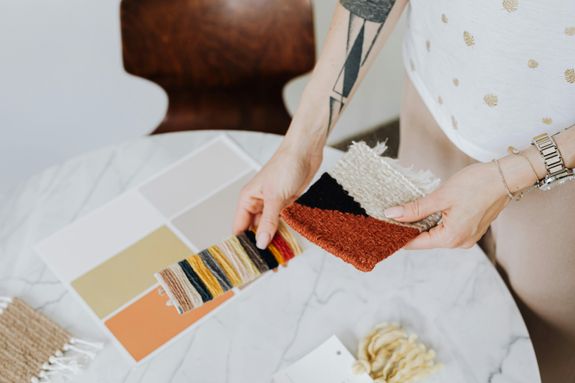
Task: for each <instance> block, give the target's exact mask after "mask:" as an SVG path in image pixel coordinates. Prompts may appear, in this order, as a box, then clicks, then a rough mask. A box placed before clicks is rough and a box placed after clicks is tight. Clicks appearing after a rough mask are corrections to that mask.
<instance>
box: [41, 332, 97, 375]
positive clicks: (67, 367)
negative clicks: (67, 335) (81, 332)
mask: <svg viewBox="0 0 575 383" xmlns="http://www.w3.org/2000/svg"><path fill="white" fill-rule="evenodd" d="M103 346H104V345H103V344H102V343H97V342H88V341H86V340H82V339H78V338H71V339H70V341H69V342H68V343H67V344H65V345H64V347H62V350H61V351H58V352H56V353H55V354H54V355H52V356H51V357H50V358H49V359H48V361H47V362H46V363H44V364H43V365H42V367H41V370H40V372H39V373H38V375H37V376H35V377H33V378H32V379H31V380H30V383H53V382H55V381H56V380H60V379H62V378H64V379H65V378H68V377H69V376H71V375H77V374H79V373H81V372H82V371H83V370H85V369H86V368H87V367H88V365H89V364H90V362H91V361H92V360H94V359H95V358H96V354H97V352H98V351H99V350H101V349H102V348H103Z"/></svg>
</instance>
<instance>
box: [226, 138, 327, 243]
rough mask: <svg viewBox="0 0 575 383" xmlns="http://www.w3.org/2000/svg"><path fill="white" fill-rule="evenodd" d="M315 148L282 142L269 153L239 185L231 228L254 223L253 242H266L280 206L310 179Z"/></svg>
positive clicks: (240, 228)
mask: <svg viewBox="0 0 575 383" xmlns="http://www.w3.org/2000/svg"><path fill="white" fill-rule="evenodd" d="M322 154H323V153H322V150H321V147H320V149H318V150H311V149H309V150H308V149H304V148H302V147H301V145H300V146H298V145H293V146H292V145H290V144H287V143H286V140H284V143H282V146H280V148H279V149H278V150H277V151H276V153H275V154H274V155H273V157H272V158H271V159H270V160H269V161H268V162H267V163H266V164H265V166H264V167H263V168H262V169H261V170H260V171H259V172H258V174H256V175H255V176H254V178H253V179H252V180H251V181H250V182H249V183H248V184H247V185H246V186H244V188H243V189H242V192H241V193H240V199H239V201H238V206H237V210H236V217H235V220H234V232H235V233H236V234H237V233H240V232H242V231H244V230H246V229H248V228H250V227H255V226H257V233H256V240H257V246H258V247H259V248H261V249H263V248H265V247H267V246H268V244H269V242H270V241H271V239H272V237H273V235H274V234H275V232H276V230H277V226H278V220H279V215H280V211H281V209H283V208H284V207H285V206H287V205H289V204H290V203H292V202H293V201H294V200H295V199H296V198H297V197H298V196H299V195H300V194H301V193H303V191H304V190H305V188H306V187H307V185H308V184H309V183H310V182H311V180H312V178H313V176H314V174H315V172H316V171H317V169H318V168H319V165H320V164H321V160H322Z"/></svg>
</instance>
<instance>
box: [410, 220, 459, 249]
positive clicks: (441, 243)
mask: <svg viewBox="0 0 575 383" xmlns="http://www.w3.org/2000/svg"><path fill="white" fill-rule="evenodd" d="M448 247H451V243H450V241H449V235H448V233H447V230H446V229H445V226H444V225H442V224H439V225H438V226H436V227H434V228H433V229H431V230H429V231H424V232H423V233H421V234H419V235H418V236H417V237H416V238H415V239H413V240H412V241H411V242H409V243H408V244H407V245H406V246H405V247H404V248H405V249H407V250H423V249H436V248H448Z"/></svg>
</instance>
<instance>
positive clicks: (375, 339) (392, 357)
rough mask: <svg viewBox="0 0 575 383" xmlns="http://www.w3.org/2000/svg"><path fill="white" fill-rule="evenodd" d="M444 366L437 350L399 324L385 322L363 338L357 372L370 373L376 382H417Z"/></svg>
mask: <svg viewBox="0 0 575 383" xmlns="http://www.w3.org/2000/svg"><path fill="white" fill-rule="evenodd" d="M441 368H442V365H441V364H440V363H436V361H435V351H433V350H431V349H429V348H427V347H426V346H425V345H424V344H423V343H421V342H418V341H417V335H415V334H408V333H407V332H406V331H405V330H404V329H402V328H401V327H400V326H399V325H397V324H387V323H382V324H380V325H377V326H375V327H374V329H373V330H371V331H370V332H369V334H367V336H366V337H365V338H364V339H363V340H362V341H361V343H360V344H359V347H358V355H357V362H356V363H355V364H354V366H353V370H354V372H355V373H356V374H363V373H368V374H369V375H370V376H371V377H372V378H373V379H374V383H413V382H415V381H417V380H419V379H423V378H425V377H426V376H429V375H431V374H432V373H434V372H436V371H438V370H439V369H441Z"/></svg>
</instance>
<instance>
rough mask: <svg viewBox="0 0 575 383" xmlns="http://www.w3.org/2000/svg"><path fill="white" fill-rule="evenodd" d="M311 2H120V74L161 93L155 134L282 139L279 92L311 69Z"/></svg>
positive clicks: (284, 117) (286, 122)
mask: <svg viewBox="0 0 575 383" xmlns="http://www.w3.org/2000/svg"><path fill="white" fill-rule="evenodd" d="M310 1H311V0H122V2H121V9H120V11H121V12H120V14H121V25H122V42H123V57H124V67H125V69H126V71H127V72H128V73H131V74H133V75H136V76H140V77H143V78H146V79H149V80H151V81H153V82H155V83H157V84H158V85H160V86H161V87H162V88H164V90H165V91H166V92H167V94H168V97H169V107H168V112H167V115H166V117H165V119H164V121H163V122H162V124H161V125H160V126H159V127H158V128H157V129H156V130H155V131H154V133H163V132H173V131H180V130H194V129H241V130H257V131H264V132H270V133H279V134H283V133H285V131H286V129H287V127H288V125H289V122H290V119H291V118H290V116H289V114H288V112H287V110H286V108H285V105H284V103H283V97H282V90H283V87H284V86H285V84H286V83H287V82H288V81H289V80H290V79H292V78H294V77H296V76H299V75H301V74H303V73H306V72H308V71H310V70H311V69H312V68H313V65H314V62H315V41H314V40H315V39H314V31H313V13H312V7H311V4H310Z"/></svg>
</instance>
